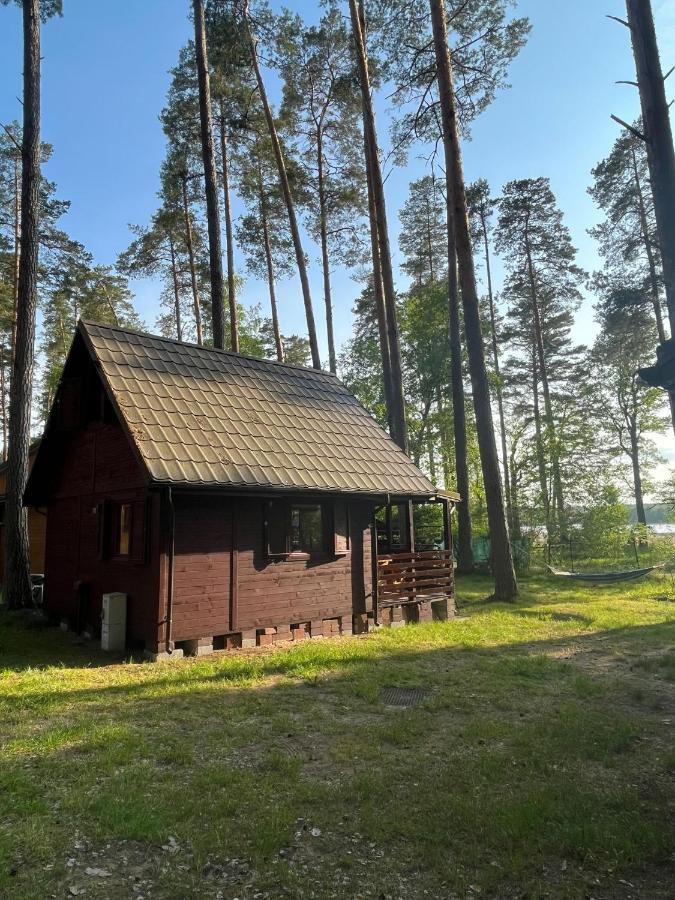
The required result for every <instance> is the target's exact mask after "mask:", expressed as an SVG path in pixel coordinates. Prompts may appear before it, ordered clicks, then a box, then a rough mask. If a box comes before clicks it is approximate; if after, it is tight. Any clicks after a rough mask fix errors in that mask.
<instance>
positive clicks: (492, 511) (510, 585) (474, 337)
mask: <svg viewBox="0 0 675 900" xmlns="http://www.w3.org/2000/svg"><path fill="white" fill-rule="evenodd" d="M430 9H431V21H432V30H433V37H434V49H435V53H436V80H437V82H438V92H439V97H440V115H441V121H442V126H443V146H444V151H445V169H446V197H447V204H448V260H449V262H450V266H449V272H448V274H449V276H450V284H451V289H450V295H451V297H452V293H453V288H452V278H453V272H454V265H452V263H454V258H455V254H456V256H457V263H458V269H459V279H460V284H461V292H462V307H463V310H464V329H465V334H466V346H467V354H468V357H469V372H470V374H471V386H472V388H473V405H474V413H475V417H476V432H477V435H478V447H479V450H480V457H481V467H482V470H483V483H484V486H485V500H486V506H487V514H488V522H489V527H490V542H491V560H492V571H493V574H494V579H495V599H497V600H504V601H510V600H513V599H515V597H516V596H517V593H518V586H517V583H516V575H515V570H514V567H513V556H512V552H511V542H510V539H509V528H508V523H507V521H506V511H505V508H504V497H503V493H502V485H501V481H500V476H499V459H498V456H497V447H496V444H495V434H494V428H493V424H492V409H491V405H490V389H489V385H488V377H487V370H486V367H485V351H484V347H483V335H482V331H481V321H480V310H479V305H478V292H477V290H476V276H475V270H474V264H473V252H472V247H471V234H470V230H469V217H468V208H467V202H466V189H465V185H464V173H463V168H462V155H461V149H460V145H459V128H458V122H457V114H456V98H455V89H454V84H453V69H452V63H451V59H450V51H449V47H448V35H447V23H446V12H445V5H444V2H443V0H430ZM451 314H452V310H451Z"/></svg>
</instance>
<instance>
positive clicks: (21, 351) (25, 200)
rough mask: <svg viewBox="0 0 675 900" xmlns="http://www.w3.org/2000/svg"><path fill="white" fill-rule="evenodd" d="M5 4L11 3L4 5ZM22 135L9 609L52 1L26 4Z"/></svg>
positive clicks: (18, 554)
mask: <svg viewBox="0 0 675 900" xmlns="http://www.w3.org/2000/svg"><path fill="white" fill-rule="evenodd" d="M3 2H7V0H3ZM22 6H23V40H24V53H23V130H22V146H21V160H22V167H21V258H20V261H19V278H18V304H17V318H16V322H17V324H16V346H15V353H14V364H13V369H12V385H11V393H10V407H9V452H8V469H7V495H6V500H5V600H6V602H7V605H8V607H9V608H10V609H14V608H17V607H20V606H22V605H24V604H29V603H30V602H31V580H30V558H29V549H28V527H27V522H26V515H25V510H24V509H23V494H24V490H25V487H26V481H27V479H28V445H29V441H30V411H31V395H32V388H33V364H34V353H35V349H34V345H35V320H36V314H37V301H38V264H39V263H38V254H39V241H40V186H41V171H40V168H41V159H40V156H41V144H40V21H41V19H43V18H47V17H48V16H49V15H52V14H60V12H61V9H60V3H58V2H56V0H53V2H51V3H49V2H47V3H46V4H45V6H44V7H42V8H41V6H40V0H23V3H22Z"/></svg>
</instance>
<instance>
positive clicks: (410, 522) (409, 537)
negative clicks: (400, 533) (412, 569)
mask: <svg viewBox="0 0 675 900" xmlns="http://www.w3.org/2000/svg"><path fill="white" fill-rule="evenodd" d="M405 508H406V516H405V520H406V521H405V523H406V531H407V534H406V544H407V548H408V550H409V551H410V553H414V552H415V518H414V512H413V509H414V507H413V501H412V500H408V502H407V503H406V505H405Z"/></svg>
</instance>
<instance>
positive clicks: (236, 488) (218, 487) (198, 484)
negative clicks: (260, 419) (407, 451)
mask: <svg viewBox="0 0 675 900" xmlns="http://www.w3.org/2000/svg"><path fill="white" fill-rule="evenodd" d="M149 486H150V487H153V488H161V487H171V488H177V489H180V490H181V491H191V490H192V491H199V492H202V491H213V492H220V493H226V494H255V495H260V494H262V495H268V494H312V495H321V496H324V497H328V496H336V497H338V496H339V497H361V498H367V497H383V498H387V497H397V498H398V497H404V498H406V499H408V498H409V499H425V500H430V499H433V498H434V497H436V496H438V495H439V494H438V492H437V491H409V492H403V491H365V490H358V489H356V488H355V489H350V490H347V489H346V488H345V489H342V488H321V487H294V486H292V485H276V484H261V485H255V484H227V483H225V482H209V481H171V480H169V479H168V478H167V479H160V478H151V479H150V482H149Z"/></svg>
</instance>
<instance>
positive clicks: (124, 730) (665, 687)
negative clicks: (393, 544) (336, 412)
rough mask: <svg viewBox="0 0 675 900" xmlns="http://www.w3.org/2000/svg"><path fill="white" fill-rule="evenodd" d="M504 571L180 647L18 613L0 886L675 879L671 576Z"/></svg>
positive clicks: (378, 893) (381, 890)
mask: <svg viewBox="0 0 675 900" xmlns="http://www.w3.org/2000/svg"><path fill="white" fill-rule="evenodd" d="M488 589H489V584H488V581H487V580H484V579H480V578H472V579H465V580H463V581H460V583H459V591H458V592H459V597H460V601H461V604H462V610H461V614H460V617H459V618H457V619H455V620H454V621H451V622H448V623H434V624H430V625H421V626H415V627H411V628H404V629H396V630H386V631H385V630H383V631H380V632H378V633H375V634H371V635H369V636H367V637H363V638H353V639H343V640H333V641H307V642H304V643H302V644H299V645H297V646H294V647H283V648H278V649H274V650H271V651H268V652H255V653H243V652H237V653H233V654H230V655H218V656H215V657H210V658H208V659H201V660H182V661H176V662H171V663H160V664H149V663H147V664H138V663H131V662H127V663H123V662H119V663H117V662H114V661H111V659H110V657H109V656H106V655H105V654H103V653H101V652H100V651H97V650H95V649H92V648H87V647H83V646H77V645H74V644H73V638H72V636H70V635H67V634H63V633H62V632H60V631H57V630H55V629H35V628H26V627H25V625H22V624H20V623H18V622H17V621H16V620H13V619H11V618H10V617H9V616H8V614H7V613H5V614H4V616H2V617H1V618H0V897H2V898H31V900H33V898H40V900H41V898H44V897H58V898H61V897H65V898H69V897H72V896H79V895H82V896H83V897H86V898H106V900H107V898H127V897H129V898H141V897H142V898H146V900H149V898H187V897H210V898H235V897H238V898H240V900H244V898H247V900H248V898H263V897H316V898H333V897H338V898H342V897H344V898H357V897H361V898H371V897H372V898H382V900H384V898H399V897H400V898H417V897H430V898H441V897H442V898H451V897H462V898H463V897H471V896H478V895H480V896H483V897H486V896H487V897H499V898H511V897H513V898H516V897H518V898H525V897H527V898H537V897H561V898H562V897H564V898H577V897H578V898H582V897H584V898H591V897H594V898H597V900H601V898H616V897H619V898H629V897H640V898H649V900H651V898H666V897H670V898H672V897H674V896H675V867H674V865H673V860H674V857H673V853H674V850H675V841H674V830H675V828H674V819H675V816H674V812H675V779H674V777H673V776H674V775H675V748H674V747H673V725H674V723H675V602H674V601H675V591H674V589H673V583H672V581H671V580H670V579H659V578H657V577H652V578H651V579H649V580H647V581H645V582H642V583H639V584H637V585H628V586H626V585H623V586H617V587H612V588H593V587H578V586H573V585H570V584H568V583H566V582H564V581H555V580H551V579H545V578H536V579H535V578H532V579H529V580H526V581H524V582H523V583H522V594H521V599H520V602H519V603H518V604H516V605H513V606H505V605H501V606H500V605H495V604H491V603H486V602H485V601H484V600H483V599H482V598H483V597H484V596H485V595H486V594H487V593H488ZM664 595H665V596H667V595H669V596H670V598H671V599H665V598H664ZM659 598H660V599H659ZM395 686H397V687H401V686H402V687H424V688H427V689H428V691H429V693H428V694H427V695H426V698H425V700H424V702H423V703H422V705H421V706H419V707H416V708H395V707H389V706H387V705H385V704H384V703H383V702H382V691H383V689H385V688H387V687H395Z"/></svg>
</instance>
